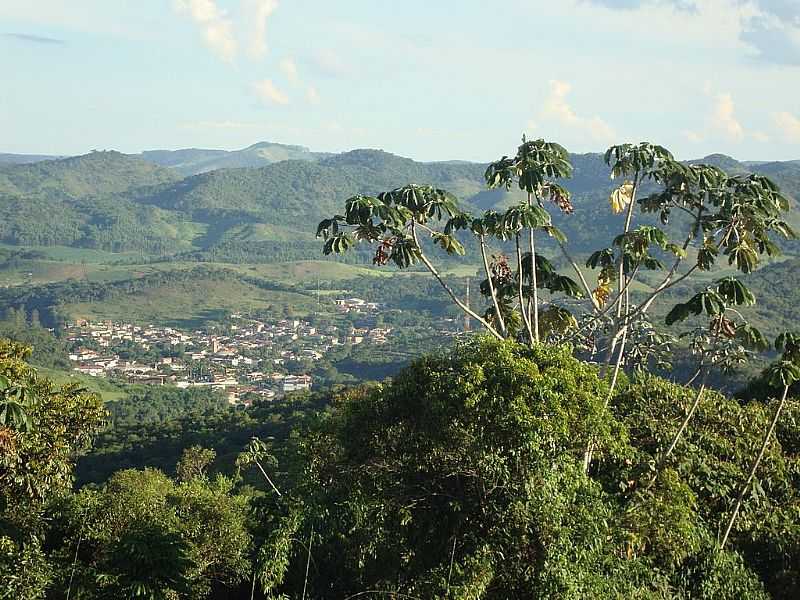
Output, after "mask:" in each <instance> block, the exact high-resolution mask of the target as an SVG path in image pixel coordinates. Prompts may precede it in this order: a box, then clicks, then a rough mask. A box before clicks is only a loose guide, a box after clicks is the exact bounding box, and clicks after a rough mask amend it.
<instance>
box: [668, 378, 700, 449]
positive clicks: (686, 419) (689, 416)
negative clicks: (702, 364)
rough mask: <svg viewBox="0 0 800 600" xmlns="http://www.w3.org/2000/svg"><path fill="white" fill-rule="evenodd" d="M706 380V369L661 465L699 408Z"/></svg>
mask: <svg viewBox="0 0 800 600" xmlns="http://www.w3.org/2000/svg"><path fill="white" fill-rule="evenodd" d="M707 379H708V369H705V370H704V371H703V380H702V382H701V383H700V387H699V388H697V394H695V397H694V401H693V402H692V406H691V408H689V412H687V413H686V416H685V417H684V419H683V422H682V423H681V426H680V427H678V431H676V432H675V435H674V436H673V437H672V441H671V442H670V443H669V447H668V448H667V451H666V452H665V453H664V457H663V458H662V459H661V463H662V464H663V463H664V461H665V460H667V458H669V456H670V455H671V454H672V452H673V450H675V446H677V445H678V441H679V440H680V439H681V436H682V435H683V432H684V431H686V427H687V426H688V425H689V421H691V420H692V417H693V416H694V413H695V411H696V410H697V407H698V406H700V401H701V400H702V399H703V392H704V391H705V390H706V380H707Z"/></svg>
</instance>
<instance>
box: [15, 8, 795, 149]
mask: <svg viewBox="0 0 800 600" xmlns="http://www.w3.org/2000/svg"><path fill="white" fill-rule="evenodd" d="M0 73H2V74H3V75H2V84H0V152H17V153H41V154H65V155H66V154H82V153H86V152H89V151H90V150H93V149H98V150H99V149H116V150H120V151H123V152H139V151H141V150H146V149H157V148H162V149H176V148H187V147H201V148H224V149H236V148H241V147H244V146H248V145H250V144H253V143H256V142H259V141H272V142H279V143H287V144H299V145H303V146H307V147H309V148H311V149H312V150H317V151H329V152H339V151H344V150H349V149H353V148H381V149H384V150H387V151H389V152H393V153H395V154H400V155H403V156H408V157H411V158H414V159H417V160H455V159H460V160H475V161H488V160H492V159H496V158H498V157H500V156H502V155H504V154H512V153H513V152H514V151H515V149H516V146H517V145H518V142H519V139H520V137H521V135H522V134H523V133H524V134H526V135H527V136H528V137H529V138H540V137H543V138H546V139H549V140H554V141H558V142H560V143H562V144H563V145H564V146H566V147H567V148H568V149H569V150H570V151H573V152H597V151H602V150H604V149H605V148H606V147H608V146H609V145H611V144H615V143H623V142H637V141H641V140H648V141H653V142H656V143H659V144H662V145H664V146H667V147H668V148H670V149H671V150H672V151H673V152H674V153H675V154H676V156H678V157H679V158H696V157H702V156H705V155H707V154H710V153H714V152H721V153H724V154H728V155H731V156H734V157H736V158H738V159H740V160H789V159H800V0H548V1H544V0H505V1H503V2H490V1H488V0H402V1H401V0H136V1H130V0H0Z"/></svg>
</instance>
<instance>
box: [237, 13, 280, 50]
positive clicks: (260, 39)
mask: <svg viewBox="0 0 800 600" xmlns="http://www.w3.org/2000/svg"><path fill="white" fill-rule="evenodd" d="M243 8H244V14H245V15H246V18H247V22H248V23H250V26H251V32H250V44H249V50H250V55H251V56H252V57H253V58H263V57H264V56H265V55H266V54H267V50H268V48H267V24H268V22H269V18H270V17H271V16H272V13H274V12H275V10H276V9H277V8H278V0H243Z"/></svg>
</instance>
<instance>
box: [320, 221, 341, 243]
mask: <svg viewBox="0 0 800 600" xmlns="http://www.w3.org/2000/svg"><path fill="white" fill-rule="evenodd" d="M338 233H339V220H338V218H337V217H334V218H332V219H323V220H322V221H320V222H319V225H317V237H323V238H325V239H326V240H327V239H328V238H329V237H330V236H332V235H336V234H338Z"/></svg>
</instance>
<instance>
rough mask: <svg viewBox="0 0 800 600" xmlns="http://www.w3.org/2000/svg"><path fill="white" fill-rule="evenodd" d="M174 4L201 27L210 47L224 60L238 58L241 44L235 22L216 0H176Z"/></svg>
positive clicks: (180, 11)
mask: <svg viewBox="0 0 800 600" xmlns="http://www.w3.org/2000/svg"><path fill="white" fill-rule="evenodd" d="M174 4H175V8H176V10H177V11H178V12H179V13H181V14H186V15H188V16H189V18H190V19H191V20H192V21H193V22H194V23H195V25H197V27H199V28H200V30H201V31H202V33H203V38H204V40H205V42H206V45H208V47H209V48H211V49H212V50H213V51H214V52H216V53H217V54H218V55H219V56H220V57H222V58H223V59H224V60H227V61H233V60H234V59H235V58H236V54H237V52H238V49H239V46H238V43H237V42H236V38H235V37H234V34H233V22H232V21H231V19H230V17H229V16H228V13H227V12H226V11H224V10H222V9H221V8H219V6H217V5H216V3H215V2H214V0H174Z"/></svg>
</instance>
